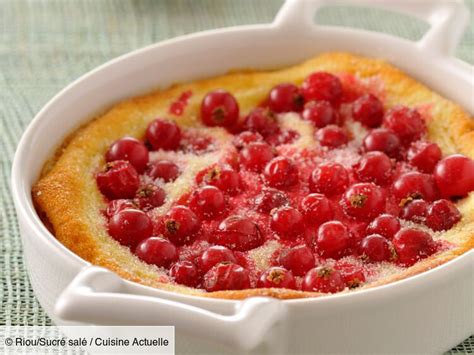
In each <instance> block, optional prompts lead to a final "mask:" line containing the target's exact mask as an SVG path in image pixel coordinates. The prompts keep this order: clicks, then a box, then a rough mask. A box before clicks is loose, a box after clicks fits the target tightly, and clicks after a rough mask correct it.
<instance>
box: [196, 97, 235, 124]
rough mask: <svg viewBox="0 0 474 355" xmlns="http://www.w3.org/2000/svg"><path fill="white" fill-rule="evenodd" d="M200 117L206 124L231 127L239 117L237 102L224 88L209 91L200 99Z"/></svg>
mask: <svg viewBox="0 0 474 355" xmlns="http://www.w3.org/2000/svg"><path fill="white" fill-rule="evenodd" d="M201 119H202V121H203V122H204V124H205V125H206V126H211V127H213V126H221V127H232V126H233V125H234V124H235V123H236V122H237V120H238V119H239V104H238V103H237V100H236V99H235V97H234V96H232V94H230V93H228V92H227V91H225V90H215V91H211V92H209V93H208V94H207V95H206V96H205V97H204V99H203V100H202V103H201Z"/></svg>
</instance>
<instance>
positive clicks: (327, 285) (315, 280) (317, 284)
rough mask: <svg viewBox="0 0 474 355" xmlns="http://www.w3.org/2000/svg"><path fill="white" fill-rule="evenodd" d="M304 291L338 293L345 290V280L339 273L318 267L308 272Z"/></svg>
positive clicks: (304, 281)
mask: <svg viewBox="0 0 474 355" xmlns="http://www.w3.org/2000/svg"><path fill="white" fill-rule="evenodd" d="M302 288H303V291H307V292H322V293H336V292H340V291H342V290H344V288H345V284H344V280H343V279H342V276H341V274H340V272H339V271H337V270H334V269H332V268H330V267H326V266H318V267H315V268H314V269H311V270H309V271H308V273H307V274H306V276H305V277H304V279H303V286H302Z"/></svg>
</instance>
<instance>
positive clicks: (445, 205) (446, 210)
mask: <svg viewBox="0 0 474 355" xmlns="http://www.w3.org/2000/svg"><path fill="white" fill-rule="evenodd" d="M460 220H461V212H459V210H458V209H457V207H456V205H455V204H454V203H452V202H451V201H449V200H438V201H435V202H433V203H432V204H431V206H430V207H429V208H428V211H427V212H426V220H425V224H426V225H427V226H428V227H430V228H431V229H432V230H434V231H444V230H448V229H451V228H452V227H453V226H454V225H455V224H456V223H458V222H459V221H460Z"/></svg>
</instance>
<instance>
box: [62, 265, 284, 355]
mask: <svg viewBox="0 0 474 355" xmlns="http://www.w3.org/2000/svg"><path fill="white" fill-rule="evenodd" d="M124 286H125V282H124V280H123V279H121V278H120V277H119V276H118V275H116V274H114V273H112V272H111V271H109V270H106V269H104V268H101V267H97V266H88V267H86V268H84V269H83V270H82V271H81V272H80V273H79V274H78V275H77V276H76V277H75V278H74V279H73V281H72V282H71V283H70V284H69V285H68V286H67V287H66V289H65V290H64V291H63V292H62V293H61V295H60V296H59V298H58V300H57V302H56V305H55V310H54V311H55V314H56V316H57V317H59V318H60V319H62V320H65V321H71V322H83V323H89V324H95V325H174V326H175V327H176V328H177V329H178V330H179V331H182V332H184V333H187V334H190V335H192V336H195V337H198V338H202V339H209V340H211V341H215V342H220V343H225V344H227V345H229V346H232V347H234V348H237V349H240V350H250V349H252V348H254V347H255V346H257V345H258V344H260V343H261V342H262V340H263V339H264V337H265V336H266V335H267V332H268V331H269V330H270V328H272V326H273V325H275V324H276V322H278V321H279V320H280V319H282V317H284V312H285V307H284V303H283V302H281V301H280V300H277V299H274V298H269V297H252V298H248V299H246V300H244V301H241V302H238V303H237V306H236V307H235V313H234V314H232V315H222V314H218V313H214V312H211V311H208V310H205V309H202V308H199V307H195V306H191V305H188V304H185V303H181V302H175V301H170V300H165V299H162V298H158V297H151V296H143V295H136V294H127V293H124V292H121V291H123V290H124Z"/></svg>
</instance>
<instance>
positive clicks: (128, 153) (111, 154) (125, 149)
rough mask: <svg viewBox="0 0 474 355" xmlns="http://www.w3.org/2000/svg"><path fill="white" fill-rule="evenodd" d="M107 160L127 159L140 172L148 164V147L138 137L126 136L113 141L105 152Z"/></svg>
mask: <svg viewBox="0 0 474 355" xmlns="http://www.w3.org/2000/svg"><path fill="white" fill-rule="evenodd" d="M105 160H106V161H107V162H111V161H116V160H126V161H128V162H129V163H130V164H132V165H133V167H134V168H135V169H136V170H137V172H138V173H142V172H143V171H144V170H145V168H146V166H147V164H148V149H147V147H145V144H143V143H142V142H140V141H139V140H138V139H135V138H132V137H124V138H121V139H119V140H117V141H115V142H114V143H112V145H111V146H110V147H109V150H108V151H107V153H106V154H105Z"/></svg>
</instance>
